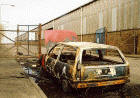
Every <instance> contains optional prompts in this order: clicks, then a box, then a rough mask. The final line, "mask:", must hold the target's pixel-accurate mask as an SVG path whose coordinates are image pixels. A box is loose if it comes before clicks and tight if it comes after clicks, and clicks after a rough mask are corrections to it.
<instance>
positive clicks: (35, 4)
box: [0, 0, 91, 27]
mask: <svg viewBox="0 0 140 98" xmlns="http://www.w3.org/2000/svg"><path fill="white" fill-rule="evenodd" d="M89 1H91V0H0V4H12V5H15V7H11V6H1V16H2V17H1V19H2V23H3V24H5V27H13V26H16V25H17V24H39V23H45V22H47V21H49V20H51V19H53V18H56V17H58V16H60V15H62V14H64V13H66V12H68V11H70V10H72V9H74V8H77V7H79V6H80V5H83V4H85V3H87V2H89ZM12 25H13V26H12Z"/></svg>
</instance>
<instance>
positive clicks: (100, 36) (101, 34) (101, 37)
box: [96, 28, 105, 44]
mask: <svg viewBox="0 0 140 98" xmlns="http://www.w3.org/2000/svg"><path fill="white" fill-rule="evenodd" d="M96 43H100V44H105V28H100V29H98V30H96Z"/></svg>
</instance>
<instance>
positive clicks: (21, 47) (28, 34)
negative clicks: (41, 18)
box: [0, 24, 41, 58]
mask: <svg viewBox="0 0 140 98" xmlns="http://www.w3.org/2000/svg"><path fill="white" fill-rule="evenodd" d="M23 28H24V29H23ZM5 32H8V33H7V35H6V33H5ZM0 35H1V36H3V38H5V39H7V40H10V42H9V43H0V57H1V58H7V57H8V58H9V57H10V58H15V57H38V56H39V55H40V54H41V24H40V25H18V26H17V30H0ZM13 35H14V36H15V37H12V36H13Z"/></svg>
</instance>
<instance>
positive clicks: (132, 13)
mask: <svg viewBox="0 0 140 98" xmlns="http://www.w3.org/2000/svg"><path fill="white" fill-rule="evenodd" d="M133 2H134V1H131V6H130V8H131V10H130V11H131V18H130V19H131V23H130V24H131V29H132V28H133V25H134V23H133V22H134V10H135V9H134V3H133Z"/></svg>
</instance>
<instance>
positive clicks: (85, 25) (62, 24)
mask: <svg viewBox="0 0 140 98" xmlns="http://www.w3.org/2000/svg"><path fill="white" fill-rule="evenodd" d="M100 28H105V33H106V34H105V35H104V36H103V37H104V38H103V39H105V41H104V42H105V43H106V44H110V45H115V46H118V47H119V48H120V49H121V50H122V51H123V52H124V53H127V54H140V0H93V1H90V2H89V3H87V4H84V5H82V6H80V7H78V8H76V9H74V10H72V11H70V12H68V13H66V14H64V15H61V16H59V17H57V18H55V19H53V20H50V21H48V22H46V23H45V24H43V25H42V33H41V39H42V44H44V43H43V42H44V41H43V40H44V31H45V30H52V29H55V30H57V29H58V30H71V31H74V32H76V33H77V35H78V40H79V41H90V42H97V36H96V31H97V30H98V29H100ZM25 35H26V33H25V34H24V36H25ZM21 37H22V39H24V38H23V35H21ZM36 38H37V37H36ZM19 39H20V36H19ZM100 40H102V38H100Z"/></svg>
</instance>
